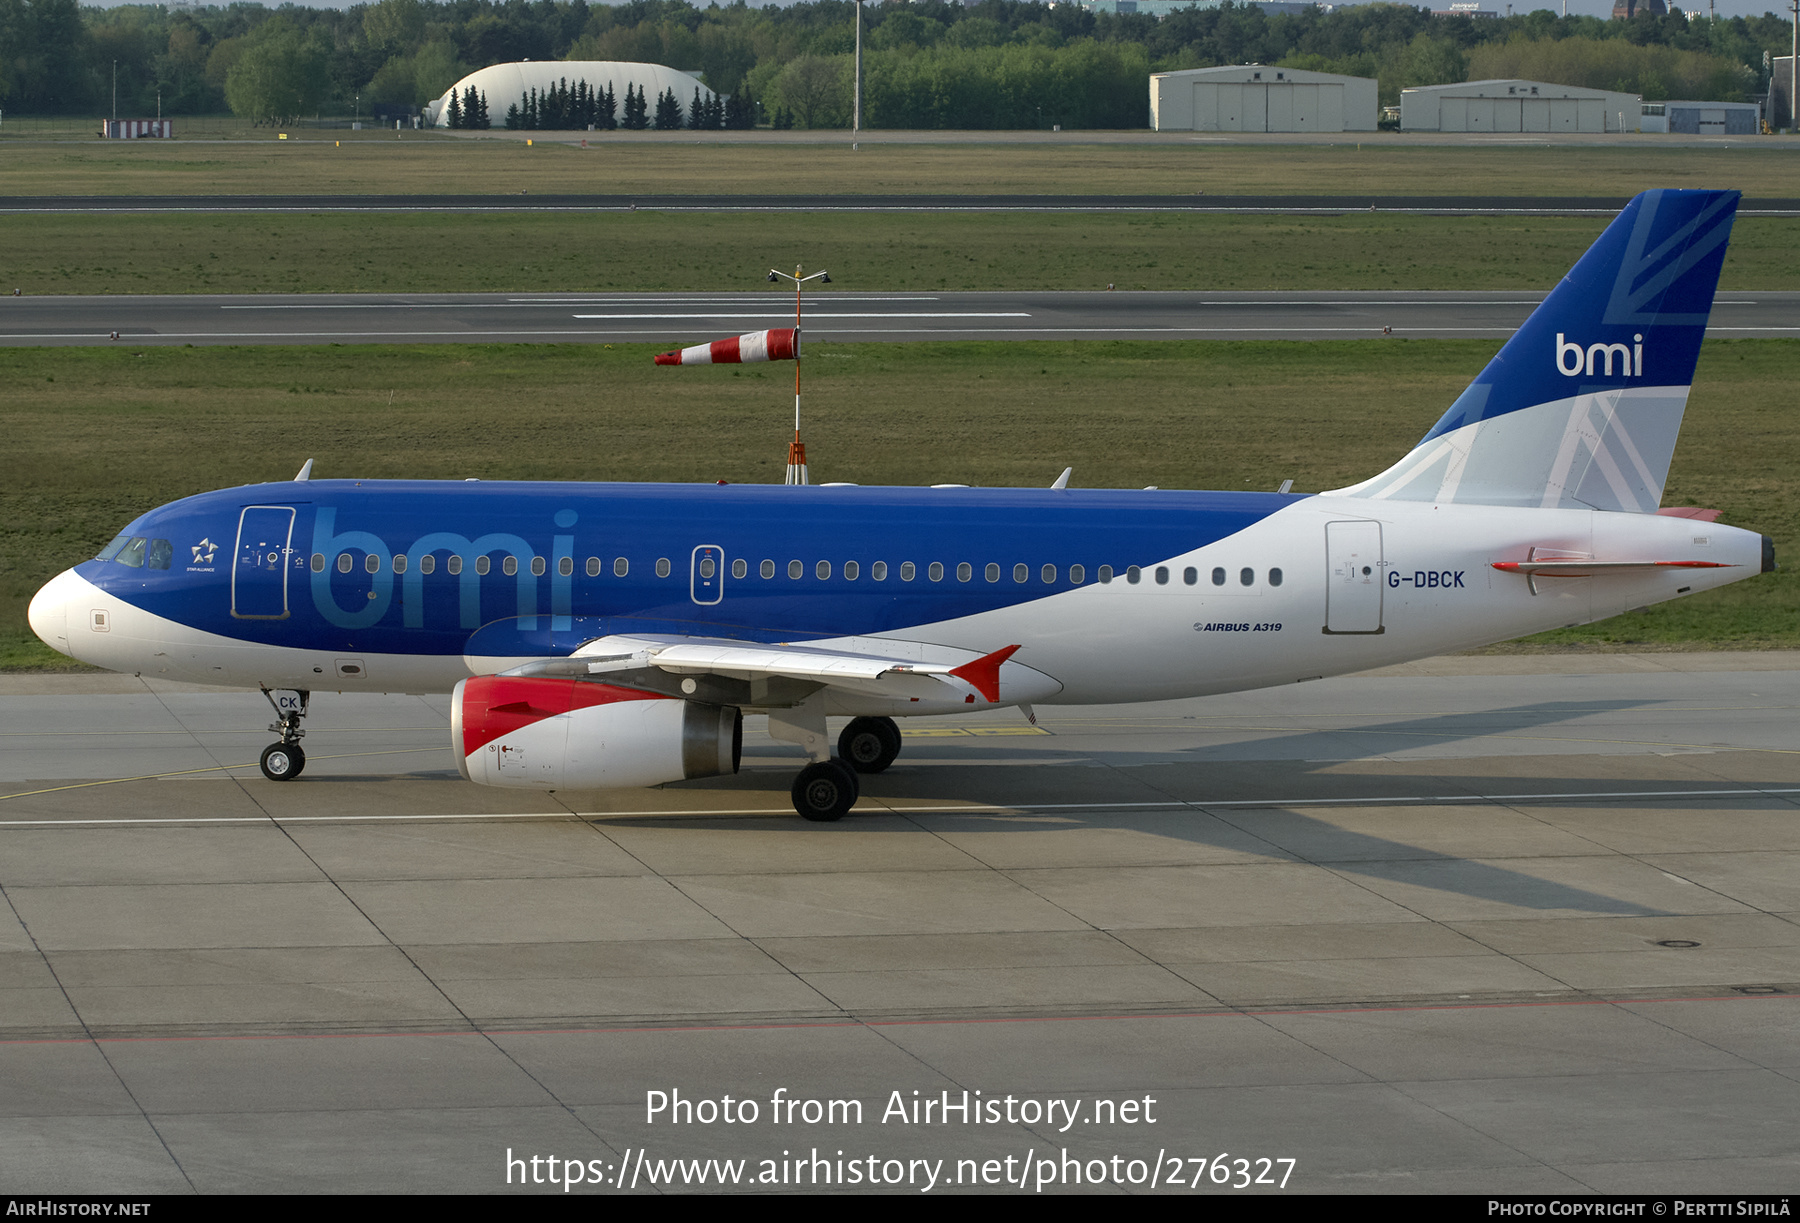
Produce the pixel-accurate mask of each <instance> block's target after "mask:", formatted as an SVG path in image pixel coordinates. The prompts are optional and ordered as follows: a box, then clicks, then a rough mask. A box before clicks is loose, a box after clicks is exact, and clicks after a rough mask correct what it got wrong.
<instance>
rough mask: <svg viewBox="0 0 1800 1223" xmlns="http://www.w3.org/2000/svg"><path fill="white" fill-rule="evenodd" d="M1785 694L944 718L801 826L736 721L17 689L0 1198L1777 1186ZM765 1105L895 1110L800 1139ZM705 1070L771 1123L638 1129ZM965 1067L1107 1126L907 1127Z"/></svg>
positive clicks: (1570, 691)
mask: <svg viewBox="0 0 1800 1223" xmlns="http://www.w3.org/2000/svg"><path fill="white" fill-rule="evenodd" d="M1797 680H1800V656H1795V655H1788V654H1734V653H1720V654H1702V655H1615V656H1580V657H1570V656H1544V657H1530V656H1527V657H1499V658H1456V659H1442V660H1433V661H1428V662H1424V663H1418V664H1411V665H1408V666H1405V667H1398V668H1392V669H1389V670H1387V671H1384V672H1378V673H1372V674H1369V675H1364V676H1356V677H1349V678H1345V679H1337V680H1326V681H1320V682H1316V683H1310V684H1303V685H1295V686H1292V687H1287V688H1278V689H1270V690H1265V691H1263V692H1259V693H1249V694H1240V695H1236V696H1231V697H1221V698H1213V699H1207V700H1196V701H1184V702H1173V703H1167V704H1161V705H1153V706H1132V707H1118V708H1068V709H1040V711H1039V714H1040V717H1039V725H1038V726H1036V727H1033V726H1030V725H1029V724H1027V723H1026V722H1025V721H1024V720H1023V719H1022V718H1021V717H1019V715H1018V714H1017V713H1015V712H1011V711H1005V712H1001V713H998V714H993V715H985V716H972V717H968V718H959V719H944V720H932V721H929V722H922V723H921V724H920V725H918V726H911V727H908V728H907V729H908V730H909V731H911V732H912V733H910V734H909V735H908V738H907V747H906V751H905V753H904V754H903V755H902V756H901V758H900V760H899V762H898V763H897V764H896V765H895V766H894V767H893V769H891V770H890V771H889V772H888V773H886V774H883V775H881V776H880V777H877V778H872V779H869V780H868V781H867V782H866V783H865V787H864V792H863V799H862V801H861V802H860V804H859V805H858V807H857V809H856V811H855V812H854V813H853V814H852V815H851V816H850V817H849V818H847V819H845V820H844V821H843V822H841V823H839V824H835V825H808V824H805V823H803V822H802V821H800V820H798V819H796V818H795V817H794V816H793V815H792V813H791V811H790V810H789V809H788V806H787V796H786V788H787V786H788V783H789V781H790V779H791V776H792V772H793V769H794V767H795V764H796V762H797V758H796V757H795V756H794V755H793V752H792V751H791V749H789V748H787V747H786V746H784V745H780V744H777V743H775V742H774V741H772V740H769V739H768V738H766V737H765V736H763V735H761V734H760V733H754V727H753V733H751V734H750V735H749V736H747V741H746V758H745V768H744V772H743V773H742V774H741V775H740V776H738V777H736V778H730V779H719V780H716V781H712V782H705V783H690V784H686V785H679V786H669V787H664V788H661V789H656V790H646V791H628V792H616V793H608V794H561V795H545V794H535V793H526V792H502V791H494V790H483V789H479V788H477V787H473V786H470V785H468V784H466V783H464V782H462V781H461V780H459V779H458V778H457V776H456V773H455V770H454V765H453V762H452V758H451V755H450V752H449V750H448V745H447V737H448V736H447V729H446V721H445V716H444V702H443V700H441V699H436V698H415V697H399V696H394V697H381V696H360V697H356V696H337V695H333V694H320V695H319V696H318V697H317V698H316V699H315V703H314V711H315V712H314V715H313V717H312V719H311V724H310V726H309V732H310V733H309V737H308V739H307V743H306V745H307V748H308V751H309V757H310V763H309V766H308V771H307V773H306V775H305V776H304V777H302V778H301V779H300V780H299V781H297V782H294V783H292V784H275V783H270V782H266V781H264V780H263V779H262V778H261V777H260V775H259V774H258V773H257V770H256V768H255V764H254V761H255V759H256V755H257V752H258V751H259V750H260V748H261V746H262V744H263V743H264V742H265V741H266V740H267V739H268V738H269V736H268V735H267V734H266V733H264V732H263V730H262V727H263V725H264V724H265V723H266V722H267V721H268V717H269V715H268V711H267V709H266V707H265V706H263V704H262V701H261V698H260V697H259V696H257V695H255V694H244V693H236V692H224V691H211V690H203V689H196V688H184V687H180V686H177V685H170V684H164V683H159V682H155V681H145V680H139V679H133V678H130V677H115V676H97V675H83V676H61V677H59V676H18V677H8V678H6V679H5V680H4V681H0V728H3V729H0V895H3V897H4V907H0V1082H3V1083H4V1084H5V1085H6V1089H5V1090H4V1091H3V1092H0V1136H4V1141H0V1183H4V1184H5V1185H6V1186H7V1187H8V1189H9V1190H10V1191H13V1192H31V1193H51V1192H64V1193H78V1192H79V1193H89V1192H95V1193H97V1192H132V1193H138V1192H176V1193H179V1192H188V1191H200V1192H266V1191H309V1190H312V1191H324V1190H330V1191H338V1192H341V1191H409V1192H423V1191H439V1192H465V1191H473V1192H479V1191H505V1190H506V1189H507V1183H506V1182H507V1175H508V1171H507V1170H508V1167H509V1164H508V1163H507V1153H508V1152H509V1151H510V1152H512V1154H513V1155H514V1156H526V1157H529V1156H531V1155H539V1156H552V1155H554V1156H556V1157H558V1158H559V1159H578V1160H582V1161H591V1163H589V1164H587V1165H586V1166H584V1174H585V1172H586V1171H587V1170H590V1169H591V1170H593V1171H594V1172H595V1173H596V1174H597V1175H600V1176H601V1177H603V1178H611V1179H608V1180H606V1181H605V1183H603V1184H602V1185H600V1186H599V1188H600V1189H601V1190H603V1191H605V1192H617V1191H618V1190H619V1189H620V1188H621V1187H623V1188H626V1189H630V1188H633V1187H635V1188H636V1190H637V1191H639V1192H645V1191H651V1190H653V1189H654V1190H658V1191H667V1190H680V1189H683V1188H692V1189H698V1188H700V1186H699V1185H698V1184H686V1185H684V1184H683V1183H681V1181H680V1175H679V1174H678V1172H679V1169H678V1166H677V1165H673V1164H666V1163H658V1162H656V1161H661V1160H666V1159H672V1158H699V1159H702V1160H704V1159H708V1158H714V1157H718V1158H724V1159H738V1158H743V1159H747V1160H749V1161H750V1162H749V1164H748V1166H749V1168H750V1169H751V1171H752V1173H754V1171H755V1170H756V1168H757V1167H758V1166H759V1165H758V1162H757V1161H759V1160H762V1159H764V1158H768V1159H775V1160H779V1159H781V1158H782V1157H783V1154H784V1152H786V1153H788V1155H790V1156H806V1155H810V1154H811V1153H812V1152H814V1151H815V1150H817V1151H819V1152H822V1153H823V1157H825V1158H826V1159H827V1160H828V1161H829V1160H833V1159H836V1158H837V1155H836V1154H835V1153H837V1152H840V1151H841V1152H842V1153H843V1154H844V1156H845V1157H846V1158H866V1157H868V1156H879V1157H880V1159H881V1160H882V1161H889V1160H900V1161H908V1160H913V1159H927V1160H930V1159H943V1160H945V1161H946V1164H945V1167H946V1168H948V1169H951V1170H954V1169H955V1168H956V1167H957V1166H958V1164H957V1161H958V1160H962V1159H969V1160H974V1161H976V1165H975V1166H978V1167H980V1166H985V1162H986V1161H988V1160H994V1161H998V1162H1000V1163H1004V1162H1005V1161H1006V1160H1008V1159H1011V1160H1013V1161H1015V1162H1016V1163H1018V1164H1019V1165H1020V1166H1022V1167H1032V1166H1034V1165H1033V1164H1032V1162H1031V1161H1033V1160H1041V1159H1044V1158H1050V1157H1057V1156H1058V1155H1059V1153H1061V1152H1064V1151H1067V1152H1068V1153H1069V1154H1070V1155H1071V1156H1074V1157H1078V1158H1080V1159H1083V1160H1091V1159H1110V1158H1111V1157H1112V1156H1113V1155H1115V1154H1116V1155H1119V1156H1121V1157H1122V1158H1123V1159H1124V1161H1125V1162H1124V1163H1122V1164H1121V1165H1119V1166H1120V1167H1122V1168H1125V1169H1126V1170H1127V1171H1129V1170H1130V1168H1131V1164H1130V1161H1131V1160H1138V1161H1139V1162H1140V1164H1141V1165H1142V1166H1143V1167H1144V1168H1146V1169H1147V1168H1148V1167H1150V1165H1151V1164H1152V1163H1154V1162H1155V1161H1156V1160H1158V1159H1159V1158H1160V1159H1162V1160H1164V1161H1166V1160H1167V1159H1168V1158H1169V1157H1171V1156H1179V1157H1180V1158H1181V1159H1186V1158H1188V1157H1190V1156H1191V1157H1194V1158H1205V1159H1211V1158H1212V1157H1213V1156H1216V1155H1218V1154H1219V1153H1221V1152H1229V1153H1231V1154H1232V1155H1233V1157H1237V1156H1244V1157H1249V1158H1251V1159H1253V1160H1254V1159H1256V1158H1261V1157H1271V1158H1291V1159H1294V1160H1295V1161H1297V1162H1296V1164H1295V1166H1294V1171H1293V1176H1292V1179H1291V1181H1290V1184H1289V1191H1290V1192H1292V1191H1294V1190H1301V1191H1308V1192H1331V1193H1347V1192H1383V1193H1387V1192H1395V1191H1407V1190H1412V1191H1444V1192H1489V1193H1492V1192H1508V1191H1512V1192H1556V1193H1579V1192H1584V1191H1602V1192H1673V1191H1682V1192H1712V1193H1752V1192H1784V1191H1786V1190H1787V1189H1788V1188H1790V1187H1791V1186H1792V1184H1793V1182H1794V1177H1795V1174H1796V1172H1797V1171H1800V1157H1797V1156H1796V1155H1795V1153H1794V1149H1793V1142H1792V1135H1793V1133H1794V1131H1795V1129H1796V1127H1797V1126H1800V1092H1796V1090H1795V1087H1796V1077H1797V1076H1800V1045H1797V1044H1796V1042H1794V1040H1793V1039H1792V1033H1793V1031H1794V1025H1795V1022H1796V1012H1795V1009H1794V1008H1795V1006H1796V1004H1797V1002H1796V1000H1797V998H1800V885H1796V882H1795V881H1796V879H1797V878H1800V873H1797V872H1796V870H1795V867H1796V865H1800V719H1796V718H1795V716H1794V715H1795V708H1796V705H1800V686H1797V683H1796V681H1797ZM777 1089H782V1090H783V1091H785V1093H786V1096H787V1097H788V1098H801V1099H820V1100H825V1099H836V1100H850V1099H856V1100H860V1101H861V1102H862V1104H863V1108H864V1110H865V1111H864V1120H863V1122H862V1123H861V1124H854V1123H851V1122H849V1121H846V1120H844V1119H843V1118H842V1117H840V1118H839V1119H838V1121H837V1122H835V1123H831V1122H821V1123H819V1124H814V1125H807V1124H804V1123H796V1124H790V1125H783V1126H777V1125H774V1124H771V1122H770V1119H769V1118H770V1110H769V1101H770V1100H771V1099H772V1098H773V1097H774V1096H775V1094H776V1093H777ZM672 1090H679V1091H680V1092H681V1093H682V1094H683V1095H684V1096H685V1097H687V1098H688V1099H690V1100H694V1099H702V1098H705V1099H713V1100H715V1101H716V1100H717V1099H718V1098H720V1097H722V1096H724V1095H727V1094H729V1095H731V1096H733V1097H734V1098H736V1099H740V1100H742V1099H751V1100H756V1101H759V1102H761V1110H762V1111H761V1115H760V1119H759V1120H758V1121H757V1122H755V1123H749V1124H726V1123H723V1122H715V1123H713V1124H704V1123H698V1122H696V1123H691V1124H671V1123H670V1122H669V1120H668V1119H667V1118H664V1119H663V1120H661V1121H656V1120H649V1119H647V1115H646V1113H647V1101H648V1100H649V1099H650V1098H651V1097H650V1096H649V1094H648V1093H651V1092H656V1091H662V1092H665V1093H667V1092H670V1091H672ZM965 1090H967V1091H969V1092H971V1093H974V1092H981V1093H983V1096H984V1098H991V1099H1000V1098H1003V1097H1006V1096H1012V1097H1015V1098H1017V1099H1019V1100H1025V1099H1033V1100H1039V1101H1043V1100H1048V1099H1052V1098H1054V1099H1065V1100H1072V1101H1078V1102H1079V1107H1080V1108H1081V1109H1083V1110H1084V1111H1083V1112H1082V1113H1081V1120H1080V1121H1079V1122H1078V1123H1077V1124H1074V1125H1072V1126H1069V1127H1067V1128H1063V1127H1062V1125H1061V1123H1060V1122H1059V1123H1056V1124H1050V1123H1048V1122H1043V1121H1039V1122H1028V1121H1026V1120H1024V1119H1023V1118H1022V1117H1021V1118H1020V1119H1017V1120H1015V1121H1011V1122H1005V1121H1002V1122H997V1123H994V1124H991V1125H988V1124H984V1125H960V1124H952V1125H944V1124H938V1125H914V1124H907V1123H900V1122H896V1121H894V1120H893V1119H891V1118H890V1119H888V1120H886V1121H883V1120H881V1119H880V1118H881V1117H882V1114H883V1111H884V1109H885V1108H886V1106H887V1105H888V1104H889V1103H891V1100H892V1098H893V1096H892V1093H894V1092H899V1093H901V1095H902V1097H903V1099H904V1100H908V1101H910V1100H912V1099H913V1098H914V1097H913V1096H912V1094H911V1093H913V1092H914V1091H917V1092H919V1093H921V1096H922V1097H930V1098H933V1099H937V1098H939V1096H940V1095H941V1093H944V1092H949V1093H951V1095H952V1096H953V1097H955V1098H960V1093H961V1092H963V1091H965ZM1144 1098H1153V1099H1154V1100H1155V1105H1154V1116H1155V1120H1154V1123H1145V1122H1144V1121H1143V1120H1142V1118H1141V1117H1140V1118H1139V1119H1138V1120H1137V1121H1135V1122H1132V1123H1125V1122H1121V1121H1118V1120H1116V1119H1114V1120H1096V1119H1094V1117H1093V1116H1092V1114H1091V1113H1090V1112H1089V1111H1086V1110H1089V1109H1090V1108H1091V1106H1092V1105H1093V1102H1094V1101H1096V1100H1099V1099H1107V1100H1111V1101H1114V1102H1115V1103H1117V1102H1118V1101H1122V1100H1127V1099H1136V1100H1141V1099H1144ZM1159 1152H1160V1155H1159ZM646 1158H648V1159H649V1161H650V1163H649V1164H648V1165H647V1164H646ZM633 1161H635V1163H634V1162H633ZM646 1166H648V1167H649V1168H650V1170H651V1172H652V1174H653V1176H652V1179H653V1180H654V1179H655V1176H654V1173H656V1171H657V1169H659V1168H660V1169H661V1170H662V1171H663V1172H664V1173H667V1174H668V1175H672V1176H675V1177H676V1181H677V1183H675V1184H673V1185H670V1184H665V1183H661V1181H658V1182H657V1183H655V1184H652V1183H650V1181H646V1180H645V1179H644V1173H645V1168H646ZM783 1166H785V1165H783ZM881 1166H882V1167H884V1168H886V1167H890V1166H900V1165H890V1164H888V1163H886V1162H884V1163H883V1164H882V1165H881ZM1183 1167H1184V1169H1185V1170H1186V1172H1191V1171H1192V1168H1191V1165H1183ZM633 1168H635V1180H633V1181H631V1182H629V1183H624V1184H621V1183H620V1182H623V1181H625V1180H626V1173H627V1171H629V1170H631V1169H633ZM690 1171H691V1169H690ZM707 1187H708V1188H709V1189H713V1190H715V1191H716V1189H717V1188H718V1186H717V1184H716V1182H714V1183H709V1185H708V1186H707ZM752 1187H754V1186H751V1185H745V1186H744V1188H752ZM769 1187H771V1188H784V1187H785V1188H786V1189H788V1190H790V1191H791V1190H792V1189H794V1188H796V1187H799V1188H809V1187H811V1186H809V1185H807V1184H805V1183H802V1184H800V1185H798V1186H796V1185H795V1184H794V1183H791V1182H790V1183H789V1184H787V1185H785V1186H782V1185H779V1184H777V1185H773V1186H769ZM823 1187H824V1186H821V1188H823ZM837 1187H838V1186H836V1185H833V1186H831V1188H834V1189H835V1188H837ZM853 1187H854V1186H853ZM890 1187H892V1186H890ZM956 1187H957V1186H956V1185H955V1184H954V1183H952V1184H950V1185H944V1184H940V1185H939V1186H938V1187H937V1188H936V1189H935V1190H934V1191H935V1192H943V1191H945V1190H946V1189H947V1188H956ZM962 1187H963V1188H968V1187H970V1186H967V1185H964V1186H962ZM1148 1187H1149V1186H1148V1183H1147V1182H1146V1183H1143V1184H1130V1183H1123V1184H1108V1185H1107V1186H1105V1188H1107V1189H1110V1190H1120V1189H1122V1190H1126V1191H1133V1190H1143V1189H1146V1188H1148ZM1160 1187H1162V1188H1167V1187H1168V1186H1167V1185H1166V1184H1162V1185H1160ZM513 1188H514V1189H515V1190H517V1189H518V1188H520V1186H519V1185H518V1184H517V1183H516V1182H515V1184H514V1185H513ZM531 1188H533V1189H539V1190H553V1189H554V1188H555V1187H554V1186H550V1185H543V1184H538V1185H533V1186H531ZM587 1188H593V1186H587ZM987 1188H989V1189H990V1191H992V1190H1001V1191H1004V1188H1005V1187H1004V1186H1003V1185H997V1186H987ZM1014 1188H1015V1191H1016V1190H1017V1189H1018V1186H1017V1185H1015V1186H1014ZM1050 1188H1057V1189H1068V1188H1073V1186H1069V1185H1067V1184H1057V1185H1053V1186H1051V1187H1050ZM1081 1188H1083V1189H1093V1188H1095V1186H1093V1185H1084V1186H1081ZM1207 1188H1208V1189H1212V1190H1214V1191H1221V1192H1230V1191H1231V1190H1230V1189H1229V1188H1228V1187H1219V1186H1213V1185H1210V1184H1209V1185H1208V1186H1207ZM1264 1188H1265V1189H1266V1188H1267V1186H1265V1187H1264ZM911 1189H912V1191H914V1192H917V1191H918V1190H919V1185H917V1184H914V1185H912V1186H911ZM1182 1191H1186V1190H1185V1188H1184V1189H1183V1190H1182Z"/></svg>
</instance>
